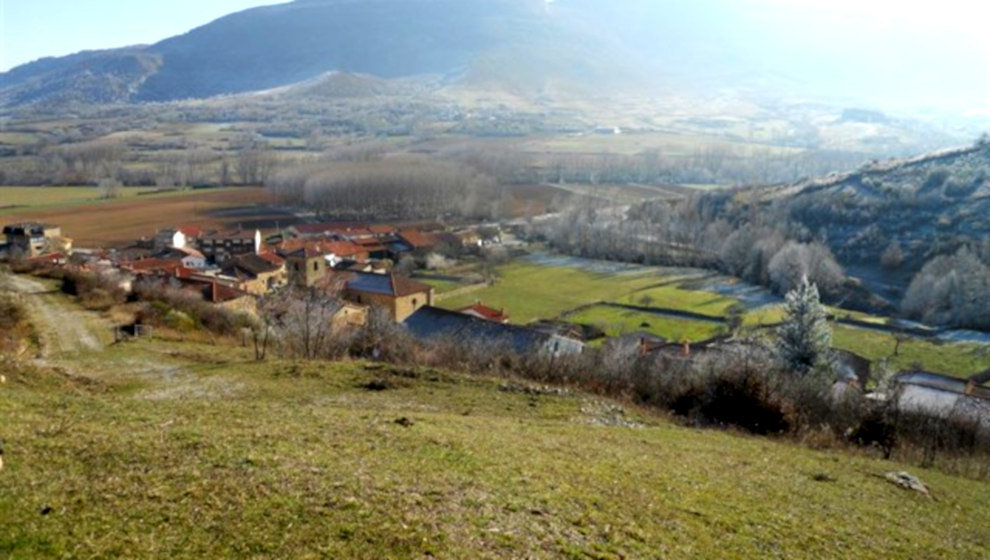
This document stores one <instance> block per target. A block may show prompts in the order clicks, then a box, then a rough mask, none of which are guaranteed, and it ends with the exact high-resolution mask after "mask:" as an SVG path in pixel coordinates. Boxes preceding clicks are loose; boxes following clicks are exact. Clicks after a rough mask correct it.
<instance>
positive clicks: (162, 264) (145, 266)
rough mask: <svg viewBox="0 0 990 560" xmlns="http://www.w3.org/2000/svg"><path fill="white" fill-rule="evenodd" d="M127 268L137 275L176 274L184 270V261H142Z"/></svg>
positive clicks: (135, 262)
mask: <svg viewBox="0 0 990 560" xmlns="http://www.w3.org/2000/svg"><path fill="white" fill-rule="evenodd" d="M127 268H129V269H130V270H132V271H134V272H137V273H144V274H151V273H155V272H168V273H169V274H175V270H176V269H179V268H183V266H182V259H141V260H139V261H134V262H132V263H130V264H128V265H127Z"/></svg>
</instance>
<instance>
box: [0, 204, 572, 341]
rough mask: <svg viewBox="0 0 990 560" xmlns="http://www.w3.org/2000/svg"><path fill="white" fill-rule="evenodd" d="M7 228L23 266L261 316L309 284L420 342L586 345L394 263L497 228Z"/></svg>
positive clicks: (341, 317) (491, 241)
mask: <svg viewBox="0 0 990 560" xmlns="http://www.w3.org/2000/svg"><path fill="white" fill-rule="evenodd" d="M3 232H4V234H5V236H6V238H7V245H6V246H0V254H3V253H4V252H6V253H8V254H10V255H12V256H14V259H15V260H17V261H18V262H20V263H22V265H26V266H49V267H56V268H60V269H65V270H72V271H81V272H88V273H93V274H96V275H98V276H100V277H102V278H112V279H113V280H114V282H116V283H117V285H118V286H119V287H120V288H121V289H122V290H123V291H124V292H127V293H130V292H131V291H132V290H133V288H134V286H135V285H136V284H137V283H144V284H145V285H147V284H148V283H149V282H150V283H155V284H160V285H161V286H162V287H171V288H178V289H181V290H183V291H184V292H187V293H189V294H193V295H195V296H197V297H202V298H203V300H204V301H206V302H208V303H210V304H212V305H215V306H217V307H220V308H222V309H225V310H229V311H232V312H235V313H243V314H245V315H247V316H256V315H257V313H258V305H259V302H260V301H261V300H263V299H264V298H265V297H266V296H271V295H272V294H275V293H278V292H280V291H284V290H286V289H289V288H295V289H307V290H309V291H310V292H322V293H323V295H324V296H326V297H331V298H337V299H340V300H342V302H341V304H340V305H339V306H337V309H335V310H334V312H333V316H332V317H331V318H330V321H331V323H332V324H333V326H334V328H352V327H360V326H363V325H364V324H365V323H366V322H367V321H368V316H369V312H370V310H372V309H377V310H382V311H384V312H387V314H388V316H389V318H390V319H391V320H392V321H394V322H395V323H398V324H405V325H406V326H407V327H408V328H409V331H410V332H411V333H412V334H413V335H414V336H416V337H418V338H421V339H423V340H429V339H432V338H438V337H443V336H452V335H455V336H460V337H470V338H474V339H477V340H479V341H495V340H497V341H503V340H508V341H510V342H511V345H512V347H513V349H514V350H515V351H518V352H520V353H526V352H530V351H543V350H549V351H551V352H552V353H553V354H555V355H561V354H573V353H580V352H581V350H582V349H583V347H584V344H583V342H582V341H581V339H580V336H576V337H574V336H567V335H566V334H560V333H557V332H555V329H553V328H549V329H548V328H544V329H542V330H538V329H533V328H526V327H521V326H516V325H510V324H509V317H508V315H506V314H504V313H503V312H502V311H500V310H496V309H492V308H490V307H487V306H485V305H484V304H483V303H482V302H480V301H479V302H477V303H475V304H472V305H469V306H466V307H464V308H462V309H459V310H456V311H449V310H445V309H441V308H439V307H435V306H434V303H435V300H436V293H435V288H433V287H432V286H430V285H428V284H426V283H423V282H419V281H417V280H416V279H414V278H412V277H410V276H409V275H406V274H401V273H399V272H398V271H397V270H396V268H397V265H396V263H406V262H409V261H411V260H412V259H413V257H414V256H415V257H420V258H425V257H426V256H427V255H428V254H434V253H436V252H442V253H448V254H450V253H454V254H463V253H470V252H472V251H473V252H475V253H478V252H479V251H480V250H482V249H484V248H487V247H494V246H499V245H501V232H500V230H499V229H498V228H492V227H480V226H479V227H472V228H463V229H457V230H448V229H446V228H443V227H442V226H440V225H438V224H425V225H420V226H417V227H405V228H401V229H400V228H398V227H396V226H392V225H386V224H367V223H358V222H335V223H320V224H301V225H294V226H290V227H288V228H286V229H284V230H282V231H280V232H277V233H275V234H273V235H269V236H263V235H262V232H261V231H260V230H257V229H255V230H246V229H244V230H240V229H238V230H233V231H204V230H203V229H202V228H200V227H198V226H195V225H181V226H176V227H174V228H165V229H160V230H158V231H157V232H154V234H153V235H149V236H147V237H143V238H141V239H137V240H135V242H134V243H133V244H131V245H129V246H126V247H122V248H119V249H81V248H74V247H73V243H72V240H71V239H70V238H68V237H66V236H63V232H62V230H61V228H60V227H58V226H57V225H45V224H40V223H21V224H12V225H8V226H5V227H4V229H3ZM407 259H408V260H407ZM407 268H408V266H407ZM129 327H130V328H131V330H133V328H134V327H133V326H129Z"/></svg>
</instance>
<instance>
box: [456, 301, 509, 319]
mask: <svg viewBox="0 0 990 560" xmlns="http://www.w3.org/2000/svg"><path fill="white" fill-rule="evenodd" d="M457 312H458V313H464V314H466V315H471V314H474V315H477V316H479V317H481V318H482V319H487V320H489V321H495V322H496V323H505V322H508V320H509V316H508V315H506V314H505V310H502V309H492V308H491V307H488V306H486V305H482V304H481V303H480V302H479V303H476V304H474V305H470V306H468V307H465V308H464V309H458V310H457Z"/></svg>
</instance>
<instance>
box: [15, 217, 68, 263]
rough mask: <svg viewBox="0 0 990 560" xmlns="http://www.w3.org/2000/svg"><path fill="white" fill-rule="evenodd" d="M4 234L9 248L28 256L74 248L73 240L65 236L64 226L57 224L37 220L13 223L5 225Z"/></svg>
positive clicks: (66, 250)
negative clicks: (63, 232)
mask: <svg viewBox="0 0 990 560" xmlns="http://www.w3.org/2000/svg"><path fill="white" fill-rule="evenodd" d="M3 234H4V236H5V237H6V238H7V245H8V246H9V250H11V251H19V252H21V253H23V254H24V255H26V256H28V257H36V256H38V255H40V254H42V253H46V252H55V251H61V252H68V251H71V250H72V241H71V240H69V239H65V238H63V237H62V228H60V227H59V226H55V225H49V224H40V223H37V222H26V223H20V224H11V225H8V226H4V228H3ZM56 245H57V246H56Z"/></svg>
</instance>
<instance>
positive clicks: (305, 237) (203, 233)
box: [0, 222, 990, 422]
mask: <svg viewBox="0 0 990 560" xmlns="http://www.w3.org/2000/svg"><path fill="white" fill-rule="evenodd" d="M3 233H4V235H5V236H6V245H0V255H6V256H7V257H8V258H9V259H10V260H12V261H16V262H19V263H21V265H22V266H28V267H54V268H57V269H63V270H69V271H76V272H86V273H92V274H95V275H97V276H99V277H101V278H105V279H112V281H113V282H115V283H116V285H117V286H118V287H119V288H120V289H121V290H123V291H124V292H125V293H130V292H132V291H133V290H134V287H135V286H136V285H144V286H147V285H149V284H150V285H158V286H161V287H162V288H169V289H177V290H181V291H182V292H184V293H186V294H189V295H191V296H194V297H196V298H202V300H203V301H204V302H206V303H208V304H210V305H212V306H216V307H218V308H221V309H224V310H226V311H230V312H232V313H236V314H242V315H244V316H246V317H251V318H257V316H258V314H259V312H260V311H259V310H260V308H261V307H263V306H264V302H265V301H266V299H269V298H271V297H272V296H273V295H276V294H280V293H282V294H285V293H288V292H290V291H292V290H296V292H295V293H296V294H299V293H309V294H319V295H320V296H322V297H325V298H330V299H332V300H334V301H336V302H338V303H337V304H335V305H334V306H333V307H332V310H331V312H330V314H329V316H327V317H325V319H326V320H327V321H328V322H329V323H330V324H329V325H328V328H331V329H336V330H339V329H357V328H361V327H363V326H365V325H366V324H367V323H368V321H369V316H370V315H371V313H372V312H380V313H383V314H385V315H387V317H388V319H389V320H390V321H391V322H393V323H395V324H397V325H401V326H402V327H403V328H404V329H405V330H406V332H408V333H409V334H410V335H411V336H412V337H414V338H415V339H418V340H420V341H421V342H424V343H430V342H431V341H439V340H451V339H453V340H457V341H458V342H459V343H460V344H462V345H465V346H472V345H473V346H476V347H486V346H492V347H494V346H499V347H501V348H507V349H509V350H510V351H512V352H515V353H517V354H519V355H528V354H532V355H543V356H549V357H551V358H554V357H566V356H575V355H580V354H581V353H582V352H584V351H585V349H586V347H587V346H588V345H594V346H596V347H599V346H601V345H602V342H603V341H604V344H605V346H606V347H609V348H626V349H628V348H632V349H634V350H632V351H633V352H634V353H635V354H637V355H638V356H640V357H641V358H642V357H650V358H652V359H655V360H658V361H661V362H663V363H665V364H670V363H672V362H673V363H678V362H681V363H684V364H691V363H694V362H695V361H696V360H698V359H699V358H702V357H705V356H709V357H710V356H712V355H721V354H728V353H731V352H733V351H734V350H740V349H745V347H746V345H747V344H749V343H748V342H747V341H746V340H744V339H743V338H741V337H739V336H736V334H737V333H736V332H733V329H731V328H727V329H724V330H720V331H718V332H713V333H711V336H705V337H701V338H699V337H695V338H694V339H689V338H686V337H673V338H670V337H663V336H658V335H657V334H656V333H651V332H647V331H644V330H634V331H631V332H621V333H609V334H610V335H612V336H608V337H607V336H606V333H605V332H603V331H602V330H601V329H599V328H596V327H595V326H594V325H591V324H587V323H584V324H582V323H578V322H570V321H563V320H559V318H558V319H552V318H549V317H543V318H538V319H537V320H533V321H527V322H526V323H525V324H512V323H510V315H509V313H510V312H511V311H507V310H506V309H505V308H504V307H502V308H496V307H493V306H488V305H486V304H485V302H484V301H481V300H474V301H473V302H472V303H470V304H467V305H464V306H460V307H456V308H453V309H451V308H448V307H449V306H445V307H441V306H440V305H438V303H439V301H438V300H439V299H440V298H441V297H444V296H445V295H450V293H448V294H438V293H437V288H436V287H435V286H434V285H431V283H430V280H431V279H435V278H436V277H434V276H429V275H427V274H426V271H425V270H424V268H426V266H425V263H426V261H428V260H432V259H435V258H438V259H443V258H444V257H443V256H442V255H451V256H456V257H458V258H468V259H483V258H484V256H485V255H486V254H488V253H489V252H493V251H494V252H501V253H505V252H506V251H507V249H506V247H505V245H506V243H505V241H507V240H508V239H509V238H513V239H514V237H513V236H512V233H510V232H509V231H503V230H502V228H501V227H500V226H497V225H476V226H465V227H458V228H453V227H446V226H444V225H442V224H435V223H425V224H411V225H409V224H406V225H403V226H401V227H400V226H396V225H391V224H377V223H364V222H327V223H306V224H296V225H292V226H289V227H287V228H284V229H282V230H279V231H274V232H271V233H269V234H268V235H265V234H263V233H262V231H261V230H259V229H254V230H250V229H241V228H238V229H234V230H226V231H217V230H205V229H203V228H201V227H199V226H196V225H177V226H175V227H171V228H163V229H159V230H158V231H155V232H149V235H148V236H145V237H142V238H140V239H136V240H134V242H133V243H131V244H128V245H126V246H122V247H118V248H112V249H102V248H75V247H73V242H72V240H71V238H70V237H68V236H67V235H65V233H67V232H63V231H62V230H61V228H60V227H59V226H57V225H47V224H41V223H18V224H10V225H7V226H5V227H4V228H3ZM517 250H518V249H517ZM438 255H440V256H438ZM452 258H453V257H452ZM417 262H418V263H421V264H419V265H418V264H417ZM440 278H443V276H440ZM494 282H495V280H494V279H486V280H485V283H487V284H491V283H494ZM477 287H481V286H477ZM299 290H302V291H303V292H300V291H299ZM458 291H465V289H462V290H458ZM466 291H468V292H470V291H471V290H470V288H468V289H466ZM453 295H457V294H456V292H453ZM626 307H628V308H630V309H639V307H638V306H626ZM668 312H670V313H681V314H684V315H685V316H686V317H688V318H691V313H690V312H686V311H677V310H668ZM694 318H697V319H701V320H702V321H704V320H708V319H710V317H707V316H704V315H695V317H694ZM838 320H839V321H840V322H845V323H848V324H852V325H855V326H858V327H865V328H867V329H871V328H878V327H877V325H873V324H870V323H867V322H864V321H858V320H855V319H852V318H849V317H846V318H844V319H838ZM645 324H646V323H644V325H645ZM769 326H772V325H769ZM120 328H126V329H127V330H129V332H139V331H140V328H141V325H121V326H120V327H118V330H119V329H120ZM895 353H896V349H895ZM834 358H835V366H836V370H837V372H838V374H839V380H838V382H837V383H836V386H835V388H834V392H836V394H841V393H843V392H845V391H848V390H855V391H857V392H865V391H867V390H868V388H869V389H871V390H872V388H875V387H876V386H877V384H878V382H879V381H878V379H876V378H875V375H873V374H874V373H875V372H874V367H875V365H876V360H873V359H870V358H869V357H865V356H863V355H860V354H857V353H856V352H852V351H849V350H843V349H838V348H837V349H835V350H834ZM893 382H894V383H895V384H896V385H897V386H899V387H900V389H901V406H902V407H904V408H905V409H906V410H917V411H929V412H935V413H937V414H939V415H942V416H947V415H950V414H959V413H960V411H962V413H964V414H965V415H967V416H969V417H972V418H975V419H977V421H979V422H986V420H987V418H990V415H988V414H986V409H988V408H990V387H988V386H987V384H988V382H990V370H987V371H982V372H978V373H976V374H974V375H970V376H965V375H947V374H944V373H938V372H932V371H927V370H925V369H924V368H923V367H921V366H920V365H917V366H915V367H913V368H910V369H905V370H902V371H900V372H896V375H895V376H894V378H893ZM867 396H870V397H871V398H883V395H882V394H880V393H872V392H871V393H869V394H868V395H867Z"/></svg>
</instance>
